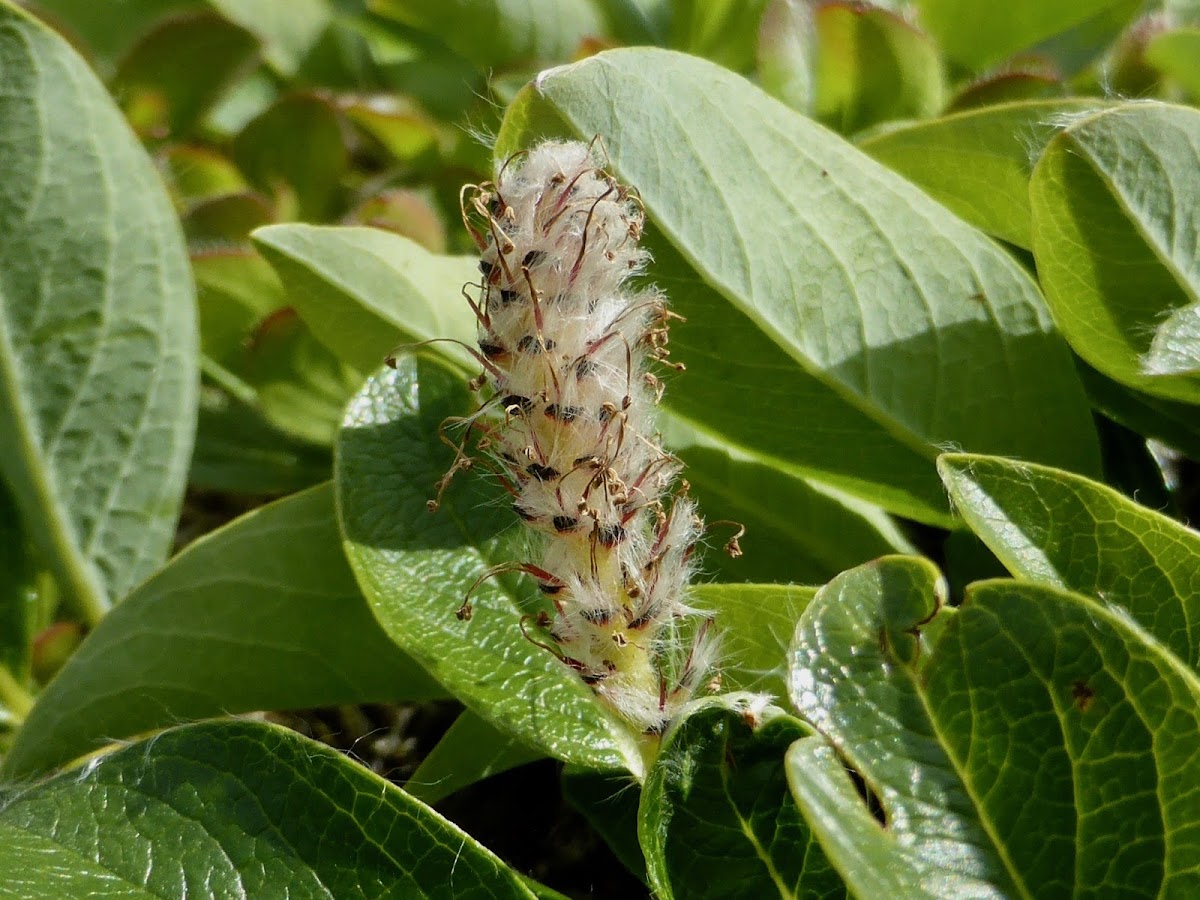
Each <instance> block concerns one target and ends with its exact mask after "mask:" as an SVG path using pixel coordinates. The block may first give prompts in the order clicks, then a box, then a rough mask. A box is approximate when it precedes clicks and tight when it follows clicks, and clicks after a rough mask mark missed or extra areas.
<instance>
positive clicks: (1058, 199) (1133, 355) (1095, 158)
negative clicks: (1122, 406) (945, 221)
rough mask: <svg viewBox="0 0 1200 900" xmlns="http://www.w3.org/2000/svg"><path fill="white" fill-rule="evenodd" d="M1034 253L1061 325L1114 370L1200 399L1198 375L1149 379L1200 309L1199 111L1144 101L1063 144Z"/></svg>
mask: <svg viewBox="0 0 1200 900" xmlns="http://www.w3.org/2000/svg"><path fill="white" fill-rule="evenodd" d="M1030 196H1031V198H1032V203H1033V251H1034V255H1035V256H1036V257H1037V267H1038V274H1039V277H1040V278H1041V281H1042V285H1043V286H1044V288H1045V290H1046V299H1047V300H1048V301H1049V302H1050V306H1051V309H1052V310H1053V312H1054V317H1055V320H1056V321H1057V322H1058V323H1059V326H1060V327H1061V328H1062V331H1063V334H1064V335H1065V336H1066V338H1067V340H1069V341H1070V342H1071V346H1072V347H1074V348H1075V351H1076V352H1077V353H1078V354H1079V355H1080V356H1082V357H1083V358H1084V359H1085V360H1086V361H1087V362H1088V363H1090V364H1091V365H1093V366H1095V367H1096V368H1097V369H1099V370H1100V371H1101V372H1103V373H1104V374H1105V375H1108V376H1110V377H1112V378H1115V379H1117V380H1118V381H1121V382H1123V383H1125V384H1128V385H1130V386H1132V387H1135V388H1137V389H1139V390H1142V391H1146V392H1148V393H1151V394H1156V395H1159V396H1163V397H1168V398H1171V399H1174V400H1186V401H1189V402H1193V403H1195V402H1200V378H1197V377H1192V376H1188V375H1147V374H1144V372H1143V371H1142V363H1141V360H1142V357H1143V355H1144V354H1145V353H1146V352H1147V351H1148V350H1149V349H1150V346H1151V340H1152V337H1153V335H1154V331H1155V328H1156V327H1157V326H1158V325H1159V324H1160V323H1161V321H1162V320H1163V319H1164V318H1165V317H1167V316H1168V315H1169V314H1170V313H1171V312H1172V311H1173V310H1176V309H1178V308H1180V307H1185V306H1187V305H1189V304H1196V303H1200V243H1198V242H1197V240H1196V236H1197V233H1198V232H1200V216H1198V215H1197V212H1196V210H1198V209H1200V110H1195V109H1187V108H1184V107H1179V106H1168V105H1166V104H1161V103H1138V104H1128V105H1124V106H1119V107H1117V108H1115V109H1112V110H1108V111H1105V112H1100V113H1097V114H1096V115H1094V116H1090V117H1087V118H1085V119H1083V120H1082V121H1080V122H1078V123H1076V124H1075V125H1072V126H1071V127H1070V128H1068V129H1066V130H1065V131H1063V132H1062V133H1061V134H1059V135H1058V136H1057V137H1055V138H1054V139H1053V140H1052V141H1051V142H1050V144H1049V146H1048V147H1047V149H1046V152H1045V153H1044V154H1043V156H1042V158H1041V160H1040V161H1039V162H1038V165H1037V168H1036V169H1035V170H1034V174H1033V180H1032V182H1031V184H1030Z"/></svg>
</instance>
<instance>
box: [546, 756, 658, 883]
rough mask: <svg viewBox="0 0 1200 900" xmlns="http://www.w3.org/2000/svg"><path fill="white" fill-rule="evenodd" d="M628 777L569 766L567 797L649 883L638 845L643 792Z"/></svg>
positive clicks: (565, 777)
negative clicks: (639, 809)
mask: <svg viewBox="0 0 1200 900" xmlns="http://www.w3.org/2000/svg"><path fill="white" fill-rule="evenodd" d="M641 787H642V786H641V785H640V784H638V783H637V781H636V779H634V778H633V777H632V776H630V775H628V774H627V773H616V772H611V771H609V772H596V771H592V770H590V769H579V768H572V767H570V766H567V767H565V768H564V769H563V773H562V792H563V797H564V798H565V799H566V800H567V802H568V803H570V804H571V805H572V806H573V807H575V809H577V810H578V811H579V812H580V813H582V815H583V817H584V818H585V819H587V820H588V824H589V825H591V826H592V828H594V829H595V830H596V831H597V832H598V833H599V835H600V836H601V837H602V838H604V843H606V844H608V847H609V849H610V850H612V852H613V855H615V856H616V857H617V859H619V860H620V861H621V864H622V865H624V866H625V868H626V869H628V870H629V871H630V872H631V873H633V874H634V875H636V876H637V877H638V879H639V880H640V881H641V882H642V883H643V884H647V885H648V883H649V876H648V875H647V874H646V859H645V856H644V855H643V854H642V847H641V845H640V844H639V843H638V807H639V806H640V805H641V799H642V790H641Z"/></svg>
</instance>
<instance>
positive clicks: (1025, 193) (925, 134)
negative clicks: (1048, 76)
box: [858, 100, 1101, 249]
mask: <svg viewBox="0 0 1200 900" xmlns="http://www.w3.org/2000/svg"><path fill="white" fill-rule="evenodd" d="M1100 105H1101V104H1100V103H1099V102H1098V101H1095V100H1034V101H1027V102H1022V103H1005V104H1002V105H997V106H985V107H983V108H982V109H970V110H967V111H965V112H959V113H953V114H951V115H948V116H943V117H942V118H940V119H934V120H932V121H929V122H916V123H913V124H911V125H901V126H899V127H896V128H892V129H889V130H887V131H883V132H880V133H878V134H873V135H870V136H868V137H866V138H864V139H863V140H861V141H860V142H859V144H858V146H859V148H860V149H861V150H862V151H863V152H865V153H868V154H870V155H871V156H873V157H874V158H875V159H877V160H879V161H880V162H881V163H883V164H884V165H885V166H887V167H888V168H890V169H893V170H894V171H896V172H899V173H900V174H901V175H903V176H904V177H905V178H907V179H908V180H909V181H912V182H913V183H914V184H917V185H918V186H920V187H921V188H923V189H924V190H925V191H926V192H927V193H928V194H929V196H931V197H933V198H934V199H935V200H937V201H938V202H940V203H942V204H944V205H945V206H946V207H947V208H948V209H950V210H951V211H952V212H954V213H957V214H958V215H960V216H962V217H963V218H964V219H966V220H967V221H968V222H970V223H971V224H972V225H974V226H975V227H976V228H979V229H981V230H982V231H986V232H987V233H988V234H990V235H992V236H994V237H998V238H1001V239H1003V240H1006V241H1008V242H1009V243H1011V244H1016V245H1017V246H1018V247H1024V248H1026V249H1029V248H1030V247H1032V246H1033V235H1032V233H1031V232H1032V226H1031V222H1030V219H1031V213H1030V209H1029V177H1030V175H1031V174H1032V173H1033V166H1034V163H1036V162H1037V158H1038V156H1039V155H1040V153H1041V148H1043V147H1044V146H1045V145H1046V143H1047V142H1048V141H1049V140H1050V138H1052V137H1053V136H1054V135H1055V134H1056V133H1057V132H1058V131H1059V130H1061V128H1062V127H1063V123H1064V121H1065V119H1064V117H1067V116H1072V115H1076V114H1078V113H1081V112H1086V111H1092V110H1095V109H1097V108H1098V107H1100Z"/></svg>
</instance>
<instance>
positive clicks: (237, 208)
mask: <svg viewBox="0 0 1200 900" xmlns="http://www.w3.org/2000/svg"><path fill="white" fill-rule="evenodd" d="M274 218H275V208H274V204H272V203H271V202H270V201H269V200H267V198H266V197H264V196H263V195H262V194H259V193H257V192H255V191H240V192H238V193H236V194H225V195H223V196H220V197H211V198H209V199H205V200H200V201H198V202H197V203H195V204H194V205H193V206H192V207H191V208H190V209H189V210H188V211H187V213H186V214H185V215H184V217H183V233H184V234H185V235H187V239H188V243H189V244H190V245H191V246H193V247H195V248H196V254H195V255H207V254H210V253H220V252H221V251H223V250H230V249H233V250H243V251H244V250H245V249H246V247H245V244H246V239H247V238H248V237H249V235H250V232H252V231H253V230H254V229H255V228H258V227H259V226H261V225H266V224H267V223H269V222H271V221H272V220H274ZM255 280H258V279H255Z"/></svg>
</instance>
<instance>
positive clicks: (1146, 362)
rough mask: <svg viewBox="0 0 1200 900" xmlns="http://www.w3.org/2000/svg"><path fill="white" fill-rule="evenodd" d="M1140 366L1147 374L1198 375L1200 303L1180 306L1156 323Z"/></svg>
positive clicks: (1199, 360) (1199, 369) (1199, 366)
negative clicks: (1160, 322) (1155, 329)
mask: <svg viewBox="0 0 1200 900" xmlns="http://www.w3.org/2000/svg"><path fill="white" fill-rule="evenodd" d="M1142 369H1143V371H1145V372H1146V373H1147V374H1149V375H1200V303H1196V304H1194V305H1193V306H1184V307H1180V308H1179V309H1177V310H1175V311H1174V312H1173V313H1171V314H1170V315H1169V316H1167V318H1166V320H1165V321H1164V322H1163V323H1162V324H1161V325H1159V326H1158V330H1157V331H1155V332H1154V340H1152V341H1151V342H1150V351H1149V352H1148V353H1147V354H1146V356H1145V358H1144V359H1143V360H1142Z"/></svg>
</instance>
